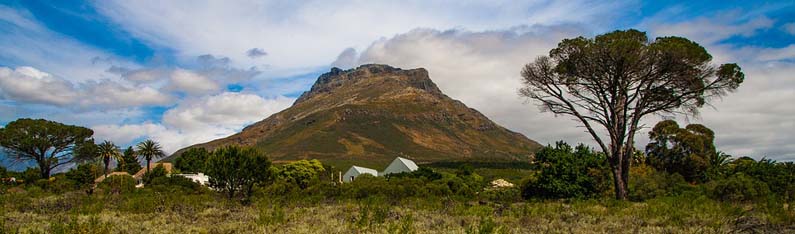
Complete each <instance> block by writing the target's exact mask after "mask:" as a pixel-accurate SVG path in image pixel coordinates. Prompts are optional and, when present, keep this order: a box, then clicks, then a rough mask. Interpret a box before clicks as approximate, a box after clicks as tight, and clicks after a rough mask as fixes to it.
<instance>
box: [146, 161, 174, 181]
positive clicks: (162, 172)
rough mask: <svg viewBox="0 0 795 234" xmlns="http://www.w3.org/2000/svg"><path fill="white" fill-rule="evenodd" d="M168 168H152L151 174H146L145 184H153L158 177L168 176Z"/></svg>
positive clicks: (158, 166) (160, 165)
mask: <svg viewBox="0 0 795 234" xmlns="http://www.w3.org/2000/svg"><path fill="white" fill-rule="evenodd" d="M166 174H168V173H166V168H164V167H163V165H162V164H159V165H157V166H156V167H155V168H152V169H151V170H150V171H149V172H147V173H146V174H144V176H143V178H142V180H143V181H144V184H149V183H152V180H154V179H155V178H158V177H165V176H166Z"/></svg>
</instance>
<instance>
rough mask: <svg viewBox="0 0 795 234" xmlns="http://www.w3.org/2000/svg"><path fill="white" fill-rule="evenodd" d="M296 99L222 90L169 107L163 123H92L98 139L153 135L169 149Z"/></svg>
mask: <svg viewBox="0 0 795 234" xmlns="http://www.w3.org/2000/svg"><path fill="white" fill-rule="evenodd" d="M293 101H294V99H291V98H285V97H275V98H271V99H264V98H262V97H260V96H257V95H254V94H246V93H229V92H227V93H222V94H218V95H214V96H206V97H204V98H201V99H198V100H192V101H186V102H183V103H180V104H179V105H177V106H176V107H174V108H172V109H170V110H168V111H166V113H165V114H164V115H163V119H162V123H150V122H148V123H142V124H125V125H118V124H105V125H96V126H93V127H91V128H92V129H94V131H95V135H96V136H97V137H98V138H99V139H108V140H112V141H114V142H116V143H117V144H121V145H130V144H134V143H135V142H134V141H137V140H140V139H142V138H152V139H154V140H156V141H158V142H160V143H161V144H162V145H163V148H164V150H165V151H166V152H167V153H173V152H174V151H176V150H178V149H180V148H182V147H186V146H189V145H192V144H197V143H201V142H207V141H210V140H214V139H218V138H222V137H226V136H229V135H232V134H234V133H236V132H237V131H240V130H241V129H242V128H243V127H245V126H246V125H248V124H251V123H254V122H256V121H259V120H262V119H265V118H266V117H268V116H270V115H271V114H274V113H276V112H278V111H281V110H283V109H285V108H287V107H289V106H290V105H291V104H292V102H293Z"/></svg>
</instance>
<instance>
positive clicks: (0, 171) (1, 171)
mask: <svg viewBox="0 0 795 234" xmlns="http://www.w3.org/2000/svg"><path fill="white" fill-rule="evenodd" d="M6 177H8V169H6V168H5V167H4V166H0V178H6Z"/></svg>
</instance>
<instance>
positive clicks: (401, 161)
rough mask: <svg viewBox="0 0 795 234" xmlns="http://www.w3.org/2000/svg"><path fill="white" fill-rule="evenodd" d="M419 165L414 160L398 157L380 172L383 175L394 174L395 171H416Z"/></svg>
mask: <svg viewBox="0 0 795 234" xmlns="http://www.w3.org/2000/svg"><path fill="white" fill-rule="evenodd" d="M418 168H419V167H417V164H416V163H414V161H411V160H408V159H405V158H401V157H397V158H396V159H395V160H394V161H392V163H390V164H389V166H387V167H386V169H384V171H383V172H381V173H379V175H381V176H385V175H389V174H393V173H403V172H412V171H416V170H417V169H418Z"/></svg>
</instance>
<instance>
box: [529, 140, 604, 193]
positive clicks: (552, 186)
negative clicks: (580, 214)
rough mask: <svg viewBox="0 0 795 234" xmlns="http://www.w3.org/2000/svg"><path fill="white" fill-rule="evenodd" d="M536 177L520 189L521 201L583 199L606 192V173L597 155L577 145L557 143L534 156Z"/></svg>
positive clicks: (602, 161) (600, 156)
mask: <svg viewBox="0 0 795 234" xmlns="http://www.w3.org/2000/svg"><path fill="white" fill-rule="evenodd" d="M536 163H538V164H540V173H538V174H537V175H536V176H534V177H533V178H532V179H529V180H528V181H527V183H526V184H524V185H523V188H522V197H524V198H526V199H529V198H533V197H538V198H586V197H594V196H596V195H598V194H601V193H602V192H603V191H605V190H607V189H609V188H610V181H611V179H610V171H609V169H608V165H607V160H606V158H605V156H604V155H603V154H601V153H597V152H594V151H592V150H591V149H590V148H588V147H587V146H585V145H583V144H580V145H578V146H577V147H576V148H572V147H571V146H569V145H568V144H566V143H565V142H562V141H559V142H557V143H556V145H555V147H552V146H547V147H544V148H543V149H541V151H539V152H538V153H536Z"/></svg>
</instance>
